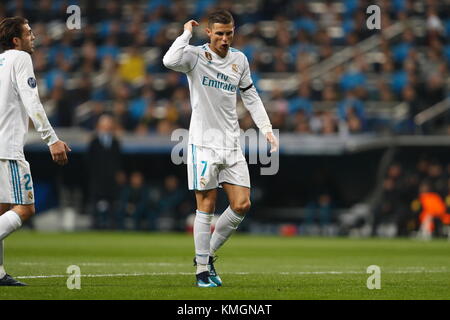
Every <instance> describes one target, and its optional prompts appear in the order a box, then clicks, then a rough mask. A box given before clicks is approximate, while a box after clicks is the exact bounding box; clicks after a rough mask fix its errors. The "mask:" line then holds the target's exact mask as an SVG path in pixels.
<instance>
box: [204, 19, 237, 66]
mask: <svg viewBox="0 0 450 320" xmlns="http://www.w3.org/2000/svg"><path fill="white" fill-rule="evenodd" d="M206 33H207V34H208V37H209V40H210V47H211V49H212V50H213V51H214V52H215V53H217V54H218V55H219V56H221V57H222V58H223V57H225V56H226V55H227V52H228V49H229V48H230V46H231V43H232V42H233V37H234V24H233V23H228V24H222V23H213V25H212V26H211V28H206Z"/></svg>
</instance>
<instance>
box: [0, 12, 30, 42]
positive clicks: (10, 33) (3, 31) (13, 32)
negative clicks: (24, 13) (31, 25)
mask: <svg viewBox="0 0 450 320" xmlns="http://www.w3.org/2000/svg"><path fill="white" fill-rule="evenodd" d="M26 24H28V20H27V19H25V18H22V17H12V18H5V19H3V20H2V21H1V22H0V47H1V48H2V49H3V50H8V49H14V48H15V45H14V42H13V39H14V38H15V37H17V38H22V34H23V26H24V25H26Z"/></svg>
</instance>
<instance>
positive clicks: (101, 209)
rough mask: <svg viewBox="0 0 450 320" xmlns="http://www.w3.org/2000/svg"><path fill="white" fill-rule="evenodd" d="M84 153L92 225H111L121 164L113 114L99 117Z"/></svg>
mask: <svg viewBox="0 0 450 320" xmlns="http://www.w3.org/2000/svg"><path fill="white" fill-rule="evenodd" d="M85 157H86V168H87V171H88V175H87V176H88V179H89V186H90V188H89V195H90V197H91V199H90V203H91V209H92V218H93V227H94V228H95V229H105V228H110V227H111V220H112V216H113V213H114V209H113V204H114V201H115V199H116V197H117V191H118V190H117V185H116V180H115V179H116V175H117V173H118V172H119V170H120V168H121V150H120V143H119V140H118V139H117V138H116V137H115V123H114V119H113V118H112V117H111V116H110V115H106V114H104V115H102V116H101V117H100V118H99V120H98V123H97V131H96V134H95V135H94V136H93V138H92V139H91V141H90V142H89V146H88V150H87V152H86V155H85Z"/></svg>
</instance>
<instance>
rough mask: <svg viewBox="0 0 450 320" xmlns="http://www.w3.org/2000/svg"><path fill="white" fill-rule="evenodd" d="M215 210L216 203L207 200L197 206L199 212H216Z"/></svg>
mask: <svg viewBox="0 0 450 320" xmlns="http://www.w3.org/2000/svg"><path fill="white" fill-rule="evenodd" d="M215 208H216V203H215V201H211V200H209V199H205V200H203V201H202V202H201V203H199V204H198V205H197V210H200V211H203V212H214V210H215Z"/></svg>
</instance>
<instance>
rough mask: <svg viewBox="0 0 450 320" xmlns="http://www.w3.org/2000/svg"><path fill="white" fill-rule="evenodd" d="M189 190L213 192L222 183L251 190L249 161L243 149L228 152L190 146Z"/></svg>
mask: <svg viewBox="0 0 450 320" xmlns="http://www.w3.org/2000/svg"><path fill="white" fill-rule="evenodd" d="M187 170H188V184H189V190H211V189H216V188H217V187H219V186H221V184H222V183H229V184H234V185H237V186H242V187H246V188H250V174H249V172H248V166H247V161H246V160H245V157H244V155H243V154H242V150H241V149H237V150H226V149H213V148H208V147H200V146H196V145H193V144H189V145H188V156H187Z"/></svg>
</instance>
